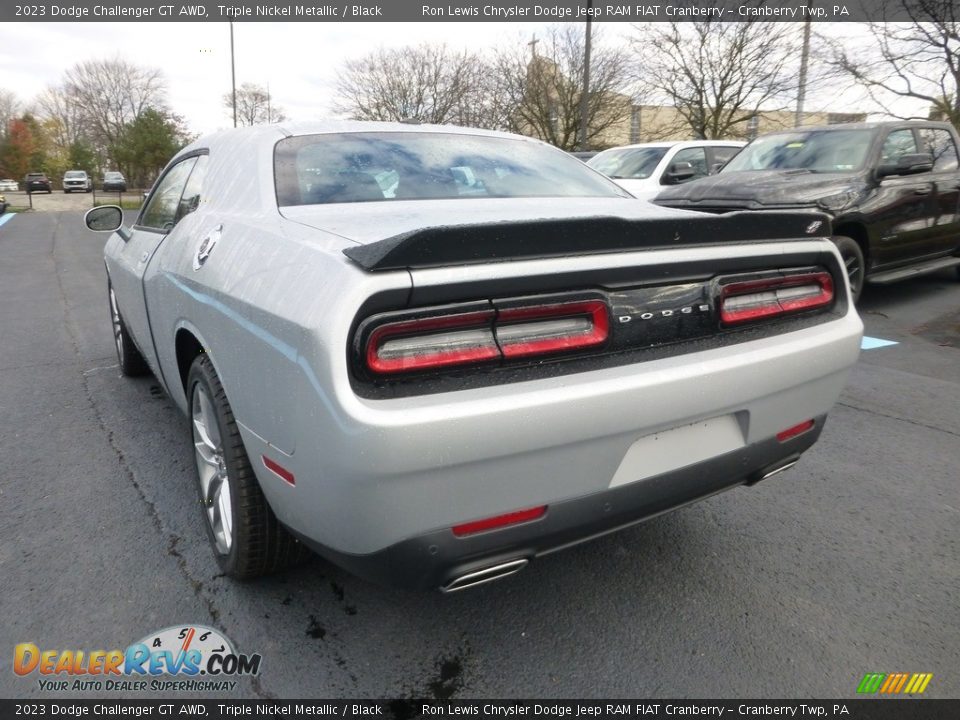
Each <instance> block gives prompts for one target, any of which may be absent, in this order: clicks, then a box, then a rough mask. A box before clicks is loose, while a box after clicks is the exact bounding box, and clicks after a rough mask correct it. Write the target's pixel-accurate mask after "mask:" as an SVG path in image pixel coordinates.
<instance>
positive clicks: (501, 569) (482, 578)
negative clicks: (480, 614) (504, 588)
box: [440, 558, 530, 593]
mask: <svg viewBox="0 0 960 720" xmlns="http://www.w3.org/2000/svg"><path fill="white" fill-rule="evenodd" d="M528 562H530V560H529V559H528V558H520V559H519V560H510V561H509V562H505V563H498V564H497V565H491V566H490V567H485V568H482V569H480V570H474V571H473V572H469V573H467V574H465V575H460V576H459V577H455V578H454V579H453V580H451V581H450V582H448V583H447V584H446V585H444V586H442V587H441V588H440V592H444V593H451V592H457V591H458V590H466V589H467V588H472V587H477V585H483V584H484V583H488V582H493V581H494V580H499V579H500V578H505V577H507V576H509V575H513V574H515V573H518V572H520V571H521V570H523V568H525V567H526V565H527V563H528Z"/></svg>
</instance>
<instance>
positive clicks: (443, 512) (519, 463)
mask: <svg viewBox="0 0 960 720" xmlns="http://www.w3.org/2000/svg"><path fill="white" fill-rule="evenodd" d="M862 330H863V325H862V323H861V322H860V319H859V317H858V316H857V315H856V313H855V311H853V310H852V309H851V310H850V311H848V312H847V314H845V315H844V316H843V317H841V318H838V319H835V320H832V321H829V322H827V323H824V324H821V325H817V326H814V327H810V328H806V329H803V330H798V331H795V332H790V333H787V334H785V335H778V336H773V337H769V338H764V339H758V340H754V341H749V342H744V343H740V344H737V345H733V346H728V347H725V348H717V349H712V350H707V351H703V352H697V353H690V354H687V355H682V356H677V357H670V358H664V359H661V360H654V361H650V362H644V363H639V364H636V365H628V366H621V367H615V368H607V369H604V370H597V371H593V372H585V373H579V374H576V375H570V376H565V377H558V378H549V379H542V380H536V381H531V382H522V383H509V384H504V385H499V386H493V387H485V388H481V389H475V390H463V391H458V392H452V393H441V394H437V395H428V396H416V397H408V398H399V399H390V400H369V399H364V398H359V397H357V396H356V395H353V394H349V395H348V394H346V393H342V394H336V393H333V394H328V395H323V394H319V395H318V393H317V388H318V387H320V385H319V384H317V383H316V382H310V384H309V385H305V386H304V387H302V388H301V389H300V391H299V392H298V401H297V406H298V416H297V418H296V421H295V422H296V426H297V427H298V428H300V429H301V430H302V432H303V433H304V434H303V435H302V436H300V439H298V441H297V446H296V449H295V451H294V452H293V453H292V454H289V455H288V454H284V453H282V452H281V451H279V450H278V449H277V448H276V446H275V445H271V444H269V443H268V442H267V441H266V440H264V439H263V438H260V437H259V436H257V435H256V434H254V433H253V432H252V431H251V430H249V429H248V428H246V427H245V426H243V425H241V432H242V434H243V439H244V442H245V445H246V448H247V451H248V453H249V455H250V456H251V458H252V459H253V464H254V467H255V470H256V473H257V476H258V479H259V480H260V484H261V486H262V487H263V489H264V492H265V494H266V495H267V498H268V500H269V502H270V504H271V506H272V507H273V508H274V511H275V512H276V514H277V516H278V517H279V519H280V520H281V522H283V523H284V524H285V525H287V526H288V527H290V528H291V529H292V530H293V531H294V532H296V533H298V534H299V535H300V536H302V537H304V538H306V539H309V542H310V544H311V545H312V546H314V547H317V548H320V549H321V552H322V553H323V554H326V555H328V556H330V557H335V558H336V559H337V562H338V563H340V564H343V565H346V566H348V567H352V566H353V565H357V566H358V569H357V572H358V573H360V574H367V575H368V576H370V577H373V576H375V575H376V574H377V573H376V572H369V573H367V572H364V571H363V570H362V569H360V568H359V566H360V565H364V564H370V565H371V566H373V567H374V568H376V567H379V566H380V564H381V563H383V562H386V564H387V565H390V562H388V561H383V560H378V559H377V558H378V557H388V558H392V557H393V556H394V554H396V553H400V554H401V555H403V556H404V557H412V556H416V557H421V554H422V552H423V548H425V547H427V548H428V547H430V546H432V545H436V546H437V548H438V551H437V553H438V556H439V559H437V560H436V561H433V560H431V561H430V562H428V563H427V565H428V570H425V571H424V572H425V573H426V574H425V575H423V576H421V575H419V574H417V573H414V578H413V579H412V581H411V583H410V584H412V585H414V586H424V585H430V584H431V583H435V584H441V583H442V581H445V580H447V579H448V576H449V575H450V574H451V573H453V572H454V571H457V570H461V569H463V568H464V567H466V566H467V565H469V564H470V563H472V562H474V560H475V559H476V557H477V553H478V552H480V554H482V555H483V557H482V558H481V559H482V561H484V562H485V561H486V560H488V559H489V556H490V555H491V554H493V555H496V554H497V553H500V552H501V548H500V546H499V545H496V546H491V547H487V546H486V545H485V543H487V542H488V540H487V539H484V538H476V539H471V540H470V541H469V542H463V541H460V540H457V541H456V542H454V540H453V536H452V533H451V530H450V528H451V527H453V526H456V525H458V524H460V523H465V522H470V521H474V520H478V519H483V518H488V517H493V516H497V515H500V514H504V513H509V512H512V511H515V510H520V509H524V508H531V507H538V506H542V505H548V506H549V510H548V515H547V518H557V517H558V516H560V517H568V516H567V515H566V513H564V512H561V511H559V510H557V508H559V507H561V506H563V505H564V504H565V503H568V502H582V503H586V504H587V506H589V505H590V503H593V502H601V501H602V500H601V499H602V498H604V497H606V496H607V495H610V496H612V497H613V496H616V497H620V496H621V493H622V494H623V496H624V497H631V498H634V500H631V502H629V503H627V510H626V511H625V512H626V515H627V516H629V517H626V516H624V517H620V516H617V517H615V519H614V520H613V521H612V522H610V524H609V525H610V527H611V528H612V527H616V526H618V525H621V524H624V523H627V522H632V521H636V520H638V519H642V518H644V517H648V516H650V515H653V514H656V513H658V512H662V511H663V510H664V509H667V508H669V507H671V506H675V505H678V504H683V503H685V502H689V501H690V500H692V499H696V498H697V497H702V496H704V495H709V494H711V493H713V492H717V491H718V490H720V489H723V488H725V487H729V486H731V485H735V484H738V483H742V482H744V481H745V480H748V479H750V478H751V477H753V476H754V475H755V474H756V473H758V472H759V471H761V470H762V469H763V468H764V467H766V466H768V465H770V464H771V463H775V462H777V461H779V460H781V459H783V458H785V457H787V456H790V455H792V454H794V453H796V452H802V451H803V450H805V449H806V447H808V446H809V444H811V443H812V442H813V439H815V437H816V434H818V433H819V429H820V427H822V418H823V417H825V416H826V413H827V412H828V410H829V409H830V408H831V407H832V405H833V404H834V402H836V399H837V397H838V396H839V394H840V392H841V390H842V388H843V386H844V384H845V382H846V378H847V374H848V372H849V370H850V368H851V367H852V365H853V364H854V363H855V362H856V359H857V357H858V355H859V345H860V337H861V335H862ZM812 418H820V420H818V423H817V425H816V428H815V429H814V430H811V431H809V432H807V433H805V434H803V435H801V436H800V437H799V438H797V440H796V441H794V442H793V443H792V444H790V445H789V447H787V446H786V445H781V444H780V443H778V442H777V441H776V440H775V436H776V434H777V433H779V432H781V431H783V430H785V429H787V428H790V427H793V426H794V425H796V424H798V423H802V422H804V421H806V420H809V419H812ZM318 419H320V420H319V421H318ZM700 426H703V428H705V430H703V432H702V433H701V431H700V430H699V429H698V428H700ZM714 430H717V432H714ZM698 433H700V434H698ZM731 435H733V436H735V437H731ZM678 438H679V439H680V442H679V443H678V442H677V439H678ZM661 440H664V441H669V442H663V443H661ZM671 443H672V444H671ZM261 456H266V457H268V458H270V459H271V460H273V461H274V462H277V463H278V464H280V465H281V466H282V467H284V468H285V469H287V470H289V471H290V472H292V473H293V474H294V475H295V477H296V481H295V484H293V485H291V484H290V483H289V482H285V481H284V480H282V479H281V478H280V477H278V476H277V475H274V474H273V473H271V472H270V471H268V470H266V469H265V467H264V465H263V463H262V461H261V459H260V458H261ZM663 483H667V484H670V483H679V484H680V487H678V488H677V489H676V491H675V492H674V491H672V490H668V489H666V488H665V487H664V485H663ZM633 493H637V495H633ZM591 498H593V499H591ZM616 505H619V501H618V502H617V503H616ZM611 517H614V516H611ZM584 518H585V522H586V524H587V525H589V526H590V527H588V528H584V529H582V530H576V529H575V528H573V527H572V526H571V527H570V528H567V527H566V526H565V525H564V532H565V533H566V532H567V531H568V530H569V533H570V536H571V537H572V536H573V535H574V534H580V535H584V536H589V535H590V534H591V533H594V532H600V531H602V530H603V528H599V529H596V528H593V524H594V523H600V521H599V520H595V519H593V518H591V517H590V516H589V513H587V515H585V516H584ZM545 520H546V519H545ZM554 522H559V520H557V519H553V520H549V521H548V522H545V521H541V522H534V523H531V524H530V526H529V528H528V529H526V530H523V531H522V533H524V534H523V539H524V542H525V543H527V545H525V546H524V547H523V548H521V549H522V550H523V552H527V553H528V554H529V551H531V548H532V552H534V554H536V553H540V552H543V551H544V550H545V549H546V548H548V547H552V546H555V545H557V544H562V543H563V542H567V541H568V540H567V537H566V536H564V537H563V538H560V537H559V536H557V537H552V538H551V539H548V540H545V541H544V543H543V545H542V547H541V546H540V545H537V544H531V543H530V541H529V540H528V538H527V536H526V535H525V533H526V532H530V533H532V534H539V533H540V532H541V530H543V531H545V532H546V531H549V532H548V534H551V535H552V534H553V531H552V527H553V525H552V523H554ZM573 524H581V523H573ZM600 524H601V525H602V523H600ZM558 527H559V526H558ZM519 531H520V530H519V528H518V529H515V530H503V531H498V532H495V533H491V538H492V537H493V536H494V535H497V536H499V535H501V533H509V534H510V535H509V536H510V537H513V533H515V532H519ZM561 534H562V533H561ZM438 537H447V538H448V540H449V543H448V544H447V545H441V544H438V543H437V542H436V538H438ZM503 537H508V535H506V534H504V535H503ZM489 542H491V543H499V542H500V541H499V539H496V540H494V539H490V540H489ZM475 543H477V544H479V546H480V550H479V551H478V550H475V549H474V548H475ZM398 548H399V549H398ZM411 548H412V549H411ZM441 550H442V552H441ZM384 553H385V555H384ZM411 553H412V554H413V555H411ZM428 556H429V554H428ZM424 557H427V556H424ZM430 557H432V556H430ZM364 558H366V559H364ZM427 559H429V557H427ZM407 572H412V571H408V570H405V571H404V573H401V574H402V575H406V574H407ZM388 580H390V582H395V581H396V578H393V577H390V578H388Z"/></svg>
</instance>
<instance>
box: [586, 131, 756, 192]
mask: <svg viewBox="0 0 960 720" xmlns="http://www.w3.org/2000/svg"><path fill="white" fill-rule="evenodd" d="M744 145H746V143H743V142H738V141H735V140H684V141H681V142H658V143H641V144H639V145H625V146H623V147H616V148H610V149H609V150H604V151H603V152H602V153H600V154H599V155H596V156H595V157H592V158H590V159H589V160H588V161H587V165H589V166H590V167H592V168H593V169H594V170H597V171H599V172H602V173H603V174H604V175H606V176H607V177H608V178H610V179H611V180H613V181H614V182H615V183H617V185H619V186H620V187H622V188H623V189H624V190H627V191H628V192H629V193H630V194H631V195H633V196H634V197H637V198H640V199H641V200H652V199H653V198H654V197H655V196H656V195H657V193H659V192H660V191H661V190H663V189H664V187H666V186H668V185H679V184H681V183H685V182H689V181H690V180H696V179H697V178H702V177H706V176H707V175H713V174H714V173H716V172H717V171H718V170H719V169H720V168H721V167H723V165H724V164H725V163H727V162H728V161H729V160H730V158H732V157H733V156H734V155H736V154H737V153H738V152H740V148H742V147H743V146H744Z"/></svg>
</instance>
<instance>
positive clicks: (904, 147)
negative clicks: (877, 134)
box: [880, 128, 918, 165]
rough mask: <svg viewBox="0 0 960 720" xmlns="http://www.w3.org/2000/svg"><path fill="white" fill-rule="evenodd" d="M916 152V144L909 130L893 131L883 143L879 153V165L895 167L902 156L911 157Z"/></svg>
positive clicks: (911, 131)
mask: <svg viewBox="0 0 960 720" xmlns="http://www.w3.org/2000/svg"><path fill="white" fill-rule="evenodd" d="M916 152H918V151H917V142H916V140H915V139H914V137H913V130H910V129H909V128H904V129H903V130H894V131H893V132H892V133H890V134H889V135H887V139H886V140H884V141H883V149H882V150H881V151H880V164H881V165H896V164H897V161H898V160H899V159H900V158H901V157H903V156H904V155H912V154H914V153H916Z"/></svg>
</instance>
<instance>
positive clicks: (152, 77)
mask: <svg viewBox="0 0 960 720" xmlns="http://www.w3.org/2000/svg"><path fill="white" fill-rule="evenodd" d="M62 92H63V93H64V94H65V95H66V97H67V98H68V102H70V103H71V104H72V105H73V106H74V108H75V110H76V111H78V112H79V114H80V117H82V119H83V125H84V127H85V128H86V133H87V134H88V135H89V137H90V139H91V140H92V141H93V142H94V143H95V145H96V147H97V148H98V149H103V148H106V147H109V146H110V145H113V144H114V143H115V142H116V141H117V139H118V138H119V137H120V134H121V132H122V131H123V128H124V126H125V125H127V124H128V123H131V122H133V121H135V120H137V119H138V118H139V117H140V116H141V115H142V114H143V112H144V111H145V110H148V109H164V108H165V105H166V103H165V94H166V84H165V82H164V79H163V73H162V72H161V71H160V70H158V69H156V68H145V67H140V66H139V65H134V64H133V63H130V62H128V61H126V60H123V59H121V58H114V59H112V60H88V61H85V62H81V63H77V64H76V65H74V66H73V67H72V68H70V69H69V70H67V71H66V73H65V74H64V83H63V87H62Z"/></svg>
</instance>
